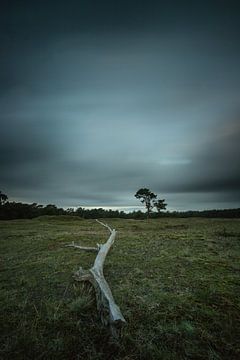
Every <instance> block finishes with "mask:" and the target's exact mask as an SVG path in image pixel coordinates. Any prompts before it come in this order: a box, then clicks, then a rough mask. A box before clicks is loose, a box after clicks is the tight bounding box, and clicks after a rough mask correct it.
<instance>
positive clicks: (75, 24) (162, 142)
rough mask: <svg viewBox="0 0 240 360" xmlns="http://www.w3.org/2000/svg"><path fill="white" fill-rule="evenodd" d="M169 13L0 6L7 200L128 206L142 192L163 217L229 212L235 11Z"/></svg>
mask: <svg viewBox="0 0 240 360" xmlns="http://www.w3.org/2000/svg"><path fill="white" fill-rule="evenodd" d="M53 3H54V2H53ZM177 4H178V3H177V2H176V6H175V7H173V11H172V10H171V9H170V8H169V7H168V6H166V5H165V6H163V5H162V4H161V2H155V1H153V2H152V3H151V2H150V4H149V5H148V6H146V5H145V2H141V1H138V2H131V4H129V2H126V3H125V2H122V5H117V4H116V5H113V3H112V2H111V3H110V2H101V6H100V5H99V2H95V1H92V2H84V1H80V2H70V3H69V6H68V7H67V10H66V8H65V7H64V8H62V7H61V6H57V7H55V6H52V5H51V6H50V5H48V6H47V8H45V6H43V5H41V4H34V5H29V4H28V5H27V2H26V5H25V6H24V5H23V6H21V9H20V8H19V7H18V5H17V2H13V3H12V7H11V8H8V7H6V9H5V13H4V21H3V22H2V25H1V27H2V35H1V40H2V41H1V42H2V48H3V50H4V55H3V57H2V60H1V64H2V67H1V68H2V70H1V73H0V79H1V85H0V107H1V113H0V121H1V143H0V167H1V174H0V186H1V189H2V190H3V191H5V192H6V193H8V194H9V196H10V198H11V197H12V198H13V199H16V200H18V199H19V200H22V201H38V202H41V203H49V202H54V203H57V204H58V205H61V206H78V205H82V206H126V207H127V206H131V207H132V206H137V205H138V203H137V201H136V199H134V196H133V195H134V193H135V192H136V191H137V190H138V188H139V187H143V186H144V187H149V188H151V189H152V190H153V191H155V192H158V193H159V194H160V195H161V196H162V197H165V198H166V199H167V202H168V204H169V206H170V208H179V209H187V208H211V207H233V206H234V207H236V206H239V205H240V196H239V195H240V185H239V184H240V170H239V169H240V166H239V165H240V164H239V157H238V155H239V153H240V151H239V150H240V145H239V143H240V141H239V139H240V126H239V124H240V121H239V120H240V119H239V116H240V106H239V105H240V104H239V98H240V97H239V95H240V86H239V84H240V82H239V80H240V71H239V66H238V64H239V61H240V51H239V42H238V38H237V33H238V32H237V27H236V24H237V20H238V13H237V12H236V11H235V9H234V8H233V7H232V5H231V4H229V5H228V6H227V7H226V8H223V7H222V8H221V6H220V8H219V7H218V10H217V13H215V17H214V16H213V14H214V12H213V11H212V8H211V6H210V5H209V8H208V12H205V11H203V9H202V10H201V9H198V8H196V7H193V6H191V5H189V4H187V3H186V9H185V10H186V11H185V12H184V11H183V10H181V9H180V8H179V6H178V5H177ZM55 5H56V4H55ZM8 6H9V5H8ZM204 6H208V5H207V3H206V4H205V5H204ZM56 9H57V10H56ZM205 10H206V9H205ZM206 14H207V15H206ZM190 15H192V17H190ZM133 19H134V21H132V20H133Z"/></svg>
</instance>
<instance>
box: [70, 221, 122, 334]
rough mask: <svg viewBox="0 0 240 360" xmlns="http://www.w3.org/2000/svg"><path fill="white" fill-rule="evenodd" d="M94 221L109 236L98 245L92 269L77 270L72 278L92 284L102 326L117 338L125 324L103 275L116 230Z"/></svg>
mask: <svg viewBox="0 0 240 360" xmlns="http://www.w3.org/2000/svg"><path fill="white" fill-rule="evenodd" d="M96 221H97V222H98V223H99V224H100V225H102V226H104V227H106V228H107V229H108V230H109V232H110V236H109V238H108V240H107V242H106V243H105V244H102V245H98V254H97V256H96V259H95V261H94V265H93V267H92V268H91V269H89V270H87V271H85V270H83V269H82V268H79V270H78V271H77V272H76V273H75V274H74V278H75V280H77V281H90V282H91V283H92V285H93V286H94V288H95V291H96V298H97V308H98V311H99V312H100V316H101V321H102V323H103V324H104V325H109V326H110V329H111V333H112V335H113V336H114V337H115V338H117V337H118V336H119V334H120V331H121V328H122V326H123V325H124V324H125V323H126V320H125V319H124V317H123V315H122V313H121V310H120V309H119V307H118V306H117V304H116V303H115V301H114V298H113V295H112V292H111V289H110V287H109V285H108V283H107V281H106V279H105V277H104V274H103V265H104V261H105V258H106V256H107V254H108V252H109V250H110V248H111V246H112V245H113V243H114V240H115V237H116V230H115V229H111V228H110V226H109V225H107V224H105V223H103V222H101V221H99V220H96ZM69 246H71V247H76V248H79V249H81V250H87V249H89V248H86V249H84V247H79V246H78V245H74V244H72V245H69ZM94 249H95V248H94ZM94 251H95V250H94Z"/></svg>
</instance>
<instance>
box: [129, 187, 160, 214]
mask: <svg viewBox="0 0 240 360" xmlns="http://www.w3.org/2000/svg"><path fill="white" fill-rule="evenodd" d="M134 196H135V197H136V198H137V199H139V200H140V201H141V203H142V204H144V205H145V207H146V209H147V218H148V219H149V216H150V212H151V211H152V209H153V208H154V206H155V205H154V200H155V199H156V198H157V195H156V194H154V193H153V192H152V191H150V190H149V189H146V188H142V189H139V190H138V191H137V192H136V194H135V195H134Z"/></svg>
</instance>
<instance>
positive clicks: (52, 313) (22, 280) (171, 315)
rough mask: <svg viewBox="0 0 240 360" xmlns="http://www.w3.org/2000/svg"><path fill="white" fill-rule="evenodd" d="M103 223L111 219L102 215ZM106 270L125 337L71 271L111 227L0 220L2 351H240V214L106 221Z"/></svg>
mask: <svg viewBox="0 0 240 360" xmlns="http://www.w3.org/2000/svg"><path fill="white" fill-rule="evenodd" d="M103 221H105V220H103ZM106 222H107V223H108V224H109V225H110V226H111V227H114V228H116V230H117V231H118V233H117V237H116V241H115V244H114V247H113V248H112V249H111V251H110V253H109V254H108V256H107V258H106V262H105V266H104V273H105V277H106V280H107V281H108V283H109V285H110V287H111V289H112V292H113V295H114V298H115V300H116V303H117V304H118V305H119V307H120V308H121V311H122V313H123V315H124V317H125V318H126V320H127V326H126V327H125V328H124V331H123V334H122V337H121V339H120V340H119V342H118V343H117V342H115V341H113V340H112V339H111V338H110V336H109V330H108V329H107V328H105V327H103V326H102V325H101V323H100V320H99V317H98V313H97V310H96V302H95V293H94V291H93V290H92V288H91V286H90V285H88V284H83V283H77V282H75V281H74V280H73V278H72V274H73V272H74V271H76V270H77V269H78V267H79V266H82V267H83V268H86V269H88V268H90V267H91V266H92V264H93V261H94V258H95V254H94V253H87V252H82V251H78V250H77V249H73V248H66V247H64V245H65V244H66V243H70V242H72V241H75V242H76V243H79V244H82V245H85V246H95V245H96V243H102V242H105V241H106V240H107V238H108V231H107V230H106V228H104V227H102V226H101V225H99V224H98V223H97V222H95V221H94V220H83V219H80V218H77V217H66V216H62V217H61V216H60V217H40V218H36V219H33V220H12V221H1V222H0V254H1V257H0V309H1V310H0V313H1V314H0V317H1V318H0V322H1V327H0V339H1V346H0V359H11V360H13V359H58V360H59V359H85V360H87V359H93V360H95V359H99V360H100V359H102V360H103V359H104V360H109V359H124V360H130V359H142V360H143V359H146V360H150V359H164V360H170V359H172V360H181V359H194V360H198V359H199V360H200V359H202V360H203V359H204V360H206V359H209V360H220V359H228V360H230V359H233V360H234V359H240V261H239V260H240V220H238V219H235V220H233V219H202V218H190V219H171V218H164V219H152V220H150V221H146V220H143V221H139V220H124V219H109V220H106Z"/></svg>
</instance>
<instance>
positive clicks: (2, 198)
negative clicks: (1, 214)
mask: <svg viewBox="0 0 240 360" xmlns="http://www.w3.org/2000/svg"><path fill="white" fill-rule="evenodd" d="M7 199H8V197H7V195H6V194H3V193H2V192H1V190H0V205H3V204H5V202H6V201H7Z"/></svg>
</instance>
